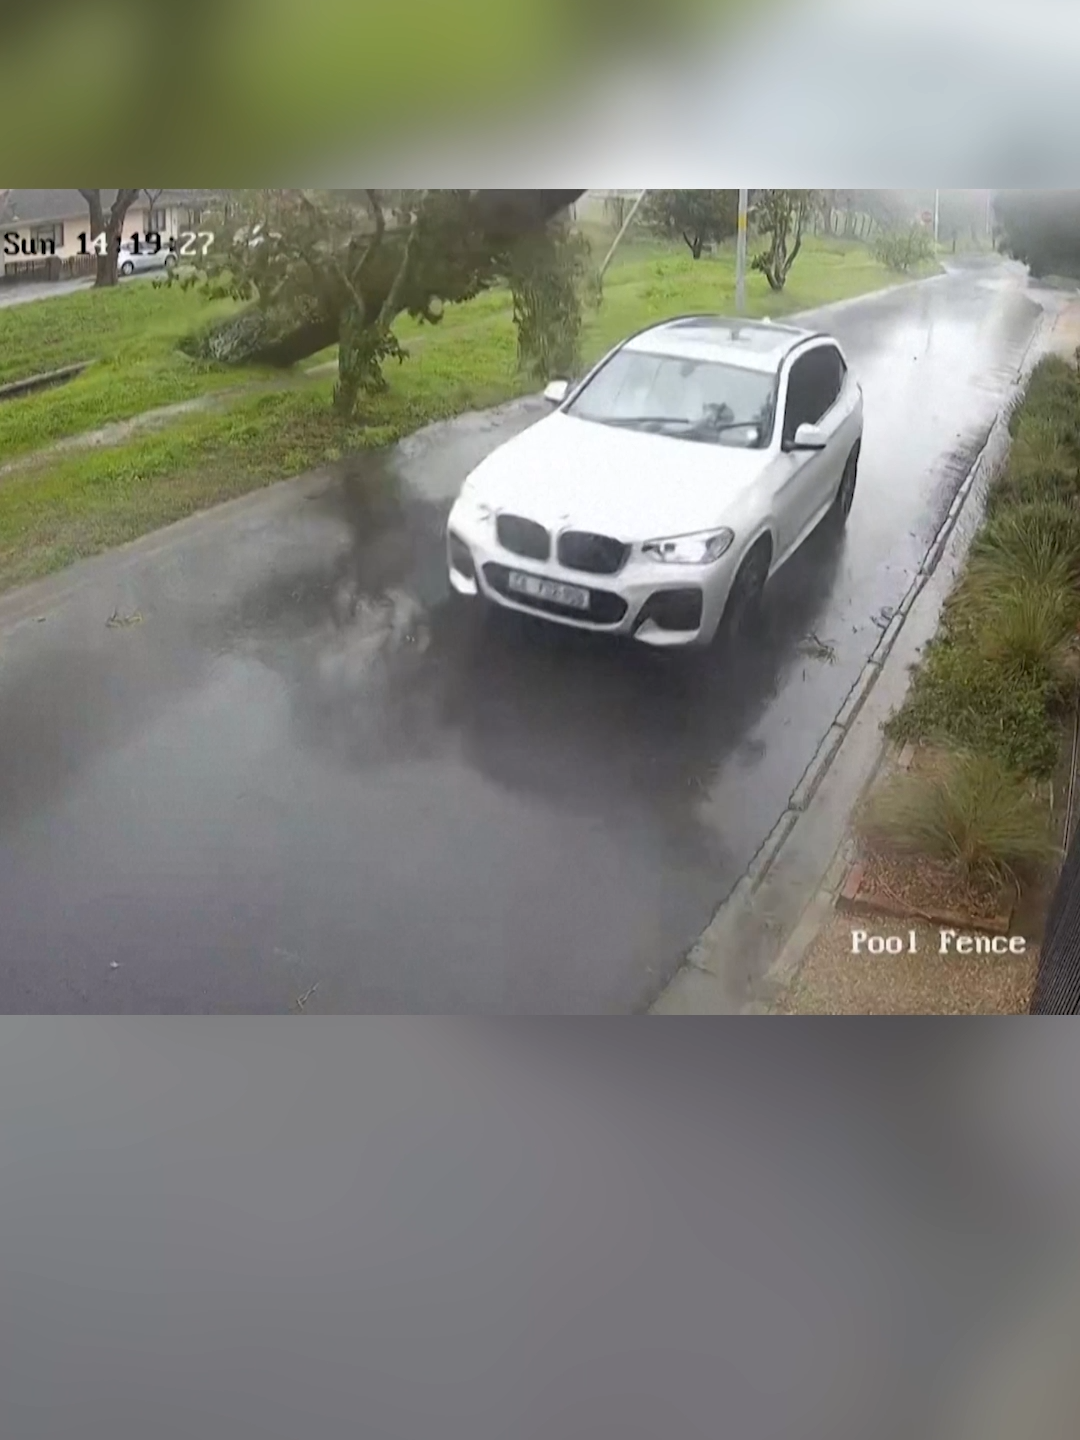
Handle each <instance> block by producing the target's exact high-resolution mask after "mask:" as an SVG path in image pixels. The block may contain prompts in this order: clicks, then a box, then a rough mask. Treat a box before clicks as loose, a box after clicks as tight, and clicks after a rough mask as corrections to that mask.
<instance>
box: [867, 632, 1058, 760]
mask: <svg viewBox="0 0 1080 1440" xmlns="http://www.w3.org/2000/svg"><path fill="white" fill-rule="evenodd" d="M1059 704H1060V691H1059V689H1058V687H1057V686H1056V685H1055V684H1052V683H1050V682H1049V681H1047V680H1045V679H1039V678H1037V677H1035V676H1032V675H1030V674H1027V673H1025V672H1024V671H1022V670H1016V671H1008V670H1004V669H1003V668H1002V666H1000V665H999V664H997V663H995V661H994V660H992V659H990V658H988V657H987V656H986V655H985V654H983V653H981V652H980V650H979V648H978V646H977V644H976V643H975V638H974V636H972V635H970V634H968V633H966V632H963V631H962V632H961V638H960V639H957V638H956V637H955V636H954V635H952V634H951V633H949V632H948V631H946V633H944V634H943V635H942V636H941V638H940V639H938V640H935V641H933V642H932V643H931V644H930V645H929V646H928V647H927V651H926V655H925V657H924V659H923V661H922V663H921V664H920V665H919V666H918V667H917V669H916V671H915V675H914V677H913V680H912V685H911V690H910V692H909V694H908V697H907V700H906V701H905V703H904V705H903V706H902V707H901V709H900V710H898V711H897V713H896V714H895V715H894V716H893V717H892V719H891V720H890V721H889V722H888V724H887V726H886V733H887V734H888V735H890V736H891V737H892V738H893V739H895V740H899V741H905V740H931V741H940V742H944V743H947V744H950V745H952V746H954V747H959V748H962V749H970V750H973V751H977V752H978V753H980V754H985V755H994V756H997V757H998V759H999V760H1000V761H1001V762H1002V763H1003V764H1004V765H1006V766H1007V767H1008V768H1009V769H1010V770H1015V771H1018V772H1020V773H1023V774H1026V775H1040V776H1046V775H1050V774H1051V773H1052V772H1053V770H1054V768H1055V766H1056V764H1057V756H1058V733H1059V727H1058V724H1057V714H1058V708H1059Z"/></svg>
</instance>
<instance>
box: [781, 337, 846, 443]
mask: <svg viewBox="0 0 1080 1440" xmlns="http://www.w3.org/2000/svg"><path fill="white" fill-rule="evenodd" d="M842 385H843V360H842V359H841V358H840V352H839V351H838V350H837V349H836V348H835V346H833V345H822V346H819V347H818V349H816V350H811V351H810V353H809V355H803V356H800V358H799V359H798V360H796V361H795V364H794V365H793V366H792V367H791V378H790V380H789V381H788V400H787V410H786V412H785V416H784V439H785V440H786V441H788V442H790V441H792V440H794V438H795V432H796V431H797V430H798V428H799V426H800V425H818V424H820V423H821V421H822V420H823V419H824V418H825V416H826V415H827V414H828V413H829V411H830V410H831V409H832V407H833V406H834V405H835V404H836V402H837V400H838V399H839V398H840V390H841V387H842Z"/></svg>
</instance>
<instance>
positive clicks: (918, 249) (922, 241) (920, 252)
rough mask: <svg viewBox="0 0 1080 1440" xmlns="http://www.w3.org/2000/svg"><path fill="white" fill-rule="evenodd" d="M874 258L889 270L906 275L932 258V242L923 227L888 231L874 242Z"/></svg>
mask: <svg viewBox="0 0 1080 1440" xmlns="http://www.w3.org/2000/svg"><path fill="white" fill-rule="evenodd" d="M874 256H875V258H876V259H878V260H880V261H881V263H882V264H883V265H887V266H888V267H889V269H890V270H896V271H897V272H899V273H900V274H906V273H907V272H908V271H909V270H913V269H915V267H916V266H917V265H923V264H925V263H926V262H927V261H928V260H932V259H933V258H934V241H933V238H932V236H931V235H930V233H929V232H928V231H927V230H926V228H925V226H923V225H918V224H916V225H912V226H910V227H909V228H908V229H906V230H888V231H886V232H885V233H884V234H883V235H879V236H878V238H877V240H876V241H875V242H874Z"/></svg>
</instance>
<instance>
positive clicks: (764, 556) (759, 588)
mask: <svg viewBox="0 0 1080 1440" xmlns="http://www.w3.org/2000/svg"><path fill="white" fill-rule="evenodd" d="M768 578H769V551H768V549H767V548H766V546H764V545H755V546H754V548H753V550H751V552H750V554H749V555H748V556H747V557H746V559H745V560H744V561H743V563H742V564H741V565H740V566H739V573H738V574H737V575H736V576H735V580H734V582H733V583H732V586H731V593H730V594H729V595H728V600H727V606H726V607H725V609H724V619H723V622H722V623H721V626H720V628H721V630H722V631H723V633H724V634H725V636H727V637H728V638H729V639H732V640H741V639H743V637H744V636H746V635H748V634H749V633H750V632H751V631H752V630H753V628H754V625H755V623H756V621H757V618H758V616H759V614H760V613H761V597H762V596H763V594H764V593H765V582H766V580H767V579H768Z"/></svg>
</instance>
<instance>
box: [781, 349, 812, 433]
mask: <svg viewBox="0 0 1080 1440" xmlns="http://www.w3.org/2000/svg"><path fill="white" fill-rule="evenodd" d="M813 358H814V357H813V355H804V356H803V357H802V358H801V359H799V360H796V361H795V363H794V365H792V367H791V374H790V375H789V376H788V392H787V407H786V409H785V410H784V440H785V442H786V443H788V444H790V442H791V441H792V440H794V439H795V432H796V431H797V430H798V428H799V426H800V425H810V424H813V419H812V415H813V410H814V400H815V396H814V390H815V385H814V367H813V365H812V363H811V362H812V361H813Z"/></svg>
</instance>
